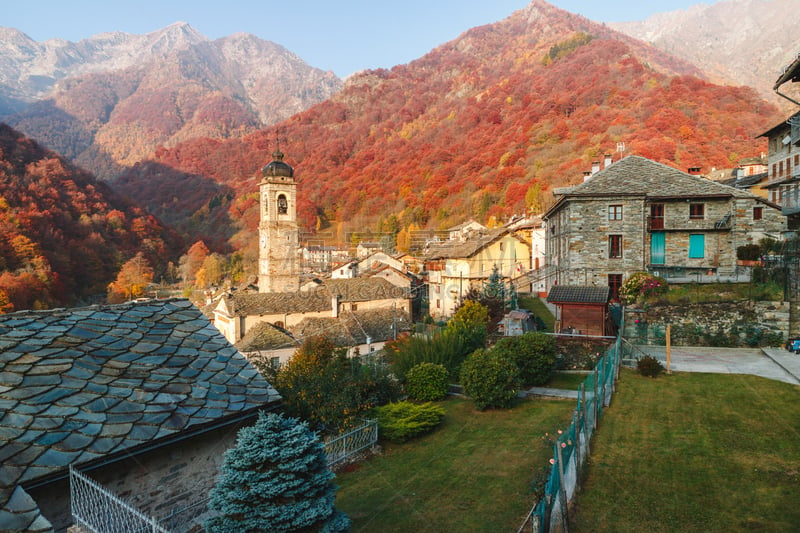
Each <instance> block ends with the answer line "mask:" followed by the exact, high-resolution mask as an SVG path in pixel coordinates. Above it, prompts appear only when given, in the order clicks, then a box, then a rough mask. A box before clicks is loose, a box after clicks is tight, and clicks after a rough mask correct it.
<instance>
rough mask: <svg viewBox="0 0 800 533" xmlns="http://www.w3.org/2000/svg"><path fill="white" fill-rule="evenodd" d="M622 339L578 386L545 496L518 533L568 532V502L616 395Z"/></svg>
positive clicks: (558, 444)
mask: <svg viewBox="0 0 800 533" xmlns="http://www.w3.org/2000/svg"><path fill="white" fill-rule="evenodd" d="M620 329H621V328H620ZM621 341H622V337H621V336H620V337H617V340H616V342H615V343H614V344H613V345H612V346H611V347H609V349H608V350H607V351H606V353H605V355H604V356H603V357H602V358H601V359H600V361H599V362H598V363H597V365H596V366H595V368H594V371H593V372H592V373H591V374H590V375H589V376H588V377H587V378H586V380H585V381H584V382H583V383H582V384H581V385H580V387H579V388H578V405H577V407H576V408H575V411H574V413H573V415H572V424H571V425H570V427H569V429H568V430H567V431H565V432H563V433H562V434H561V435H560V436H559V437H558V439H557V440H556V442H555V444H554V445H553V458H552V459H551V460H550V462H551V464H552V465H553V466H552V468H551V470H550V475H549V477H548V479H547V483H546V484H545V489H544V496H543V497H542V499H541V500H540V501H539V502H537V503H536V504H535V505H534V506H533V508H532V509H531V511H530V513H528V516H527V518H526V519H525V522H524V523H523V524H522V525H521V526H520V528H519V530H518V532H517V533H522V532H526V531H531V532H533V533H551V532H562V531H563V532H566V531H567V508H568V507H569V502H570V501H572V498H573V497H574V496H575V493H576V492H577V490H578V481H579V479H580V473H581V471H582V469H583V468H584V465H585V464H586V458H587V457H588V455H589V451H590V450H589V444H590V441H591V439H592V435H594V431H595V429H596V428H597V423H598V421H599V420H600V418H601V417H602V415H603V411H604V409H605V408H606V407H607V406H608V405H609V404H610V403H611V397H612V395H613V394H614V386H615V383H616V380H617V377H618V376H619V367H620V358H621V354H622V342H621Z"/></svg>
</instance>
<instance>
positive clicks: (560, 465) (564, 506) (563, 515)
mask: <svg viewBox="0 0 800 533" xmlns="http://www.w3.org/2000/svg"><path fill="white" fill-rule="evenodd" d="M556 454H557V456H558V477H559V479H560V480H561V481H560V482H559V485H561V525H562V527H563V531H564V533H569V527H568V526H567V508H568V506H569V502H567V487H566V485H565V482H564V455H563V454H562V453H561V446H559V445H558V441H556Z"/></svg>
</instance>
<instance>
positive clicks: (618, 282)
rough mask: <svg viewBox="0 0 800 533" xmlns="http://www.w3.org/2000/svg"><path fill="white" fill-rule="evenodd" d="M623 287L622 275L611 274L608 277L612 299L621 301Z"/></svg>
mask: <svg viewBox="0 0 800 533" xmlns="http://www.w3.org/2000/svg"><path fill="white" fill-rule="evenodd" d="M621 286H622V274H609V275H608V288H609V289H611V290H610V291H609V292H610V293H611V295H610V296H611V299H612V300H614V301H619V288H620V287H621Z"/></svg>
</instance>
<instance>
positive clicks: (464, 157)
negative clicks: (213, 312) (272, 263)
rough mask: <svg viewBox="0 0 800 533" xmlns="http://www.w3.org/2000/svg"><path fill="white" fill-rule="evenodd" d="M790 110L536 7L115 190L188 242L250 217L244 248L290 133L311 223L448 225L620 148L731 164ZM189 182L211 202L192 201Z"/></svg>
mask: <svg viewBox="0 0 800 533" xmlns="http://www.w3.org/2000/svg"><path fill="white" fill-rule="evenodd" d="M779 116H780V115H779V114H778V111H777V109H776V108H775V107H773V106H771V105H769V104H768V103H766V102H765V101H764V100H763V99H761V98H760V97H759V96H758V95H757V94H756V93H755V91H753V90H752V89H749V88H746V87H729V86H719V85H715V84H712V83H710V82H709V81H707V80H705V79H704V78H703V74H702V73H701V71H700V70H699V69H698V68H697V67H695V66H693V65H691V64H689V63H687V62H685V61H682V60H679V59H676V58H675V57H673V56H670V55H668V54H666V53H664V52H662V51H660V50H658V49H656V48H654V47H653V46H650V45H647V44H644V43H642V42H641V41H638V40H635V39H633V38H631V37H629V36H626V35H624V34H621V33H619V32H616V31H614V30H612V29H610V28H608V27H607V26H605V25H600V24H596V23H593V22H591V21H590V20H588V19H586V18H584V17H580V16H576V15H572V14H570V13H568V12H566V11H563V10H560V9H558V8H556V7H554V6H552V5H550V4H548V3H546V2H544V1H543V0H534V2H532V3H531V4H530V5H529V6H528V7H527V8H525V9H522V10H519V11H517V12H515V13H513V14H512V15H511V16H510V17H508V18H507V19H505V20H503V21H500V22H497V23H495V24H490V25H486V26H481V27H477V28H473V29H471V30H469V31H467V32H465V33H464V34H462V35H461V36H460V37H459V38H457V39H455V40H453V41H451V42H448V43H445V44H443V45H441V46H439V47H438V48H436V49H434V50H432V51H431V52H430V53H428V54H426V55H425V56H423V57H421V58H420V59H418V60H416V61H413V62H411V63H409V64H408V65H401V66H396V67H394V68H392V69H391V70H374V71H367V72H364V73H361V74H358V75H355V76H352V77H351V78H348V81H347V82H346V84H345V87H344V89H343V90H342V91H341V92H339V93H337V94H336V95H334V96H333V97H332V98H331V99H330V100H327V101H325V102H323V103H321V104H318V105H316V106H314V107H312V108H311V109H309V110H307V111H304V112H302V113H299V114H297V115H294V116H292V117H291V118H289V119H288V120H286V121H284V122H282V123H280V124H279V125H277V126H275V127H271V128H268V129H266V130H264V131H261V132H258V133H255V134H252V135H249V136H247V137H245V138H242V139H231V140H227V141H209V140H207V139H193V140H188V141H186V142H183V143H180V144H178V145H176V146H175V147H172V148H168V149H164V150H159V151H158V152H157V153H156V156H155V157H154V159H153V160H151V161H145V162H142V163H140V164H138V165H136V166H135V167H133V168H132V169H130V170H129V171H128V172H126V173H125V174H124V175H122V176H121V177H120V179H119V180H117V181H116V182H115V183H114V186H115V187H117V188H118V189H119V190H120V191H122V192H123V193H124V194H127V195H129V196H130V197H132V198H134V199H136V200H137V201H139V202H142V204H143V205H146V206H147V207H148V209H151V210H152V211H153V212H154V213H155V214H157V215H158V216H162V215H163V216H166V215H169V216H172V217H174V218H176V219H177V218H182V219H183V220H185V221H188V220H191V221H192V223H191V224H189V223H184V224H183V226H182V229H183V231H184V232H186V233H188V234H191V232H192V231H193V230H192V228H193V227H195V226H197V227H201V226H202V227H204V228H211V227H216V228H217V231H219V230H221V229H222V227H221V226H219V225H217V226H215V225H214V224H212V223H211V220H212V219H213V216H214V214H213V213H214V211H215V210H216V211H224V212H225V213H227V215H228V216H229V217H230V219H231V220H233V221H238V222H237V223H235V224H234V226H235V227H228V229H227V231H228V232H229V234H230V235H231V236H232V237H233V238H232V240H231V241H230V242H231V243H232V245H233V246H234V247H244V246H253V243H254V242H255V239H254V238H253V231H254V229H255V224H256V223H257V220H258V213H257V183H258V179H257V172H258V170H259V169H260V168H261V167H262V166H263V165H264V164H266V163H267V162H268V161H270V159H271V155H270V154H271V153H272V151H273V150H274V149H275V147H276V144H275V139H276V137H277V138H278V139H280V141H281V144H280V147H281V149H282V150H283V151H284V152H285V153H286V161H287V162H289V163H290V164H292V165H293V166H294V167H295V176H296V178H297V180H298V183H299V184H298V190H299V198H300V200H299V202H300V205H299V213H300V216H301V218H302V221H303V223H304V226H305V228H307V229H313V228H315V227H316V228H326V227H328V226H331V228H332V229H337V230H339V231H338V233H339V235H340V236H341V235H346V234H347V231H362V232H363V231H366V230H377V231H390V232H397V231H399V230H401V229H406V228H411V227H422V228H435V229H440V228H443V227H448V226H449V225H454V224H456V223H459V222H462V221H463V220H465V219H468V218H471V217H474V218H476V219H478V220H480V221H482V222H485V221H487V220H488V219H489V218H490V217H492V216H494V217H496V218H506V217H509V216H511V215H512V214H515V213H516V214H522V213H524V212H526V211H530V210H534V211H536V210H540V209H542V208H543V207H545V206H546V204H547V203H548V202H550V201H552V195H551V194H550V190H551V189H552V187H555V186H562V185H566V184H571V183H575V182H576V181H578V180H580V179H582V172H583V171H585V170H588V169H589V168H590V167H591V165H592V162H593V161H599V160H602V159H603V156H604V154H606V153H611V154H613V156H614V158H616V159H619V158H620V157H622V156H624V155H627V154H638V155H642V156H645V157H648V158H651V159H654V160H655V161H659V162H663V163H666V164H669V165H672V166H678V167H679V168H681V169H684V170H685V169H687V168H688V167H694V166H700V167H704V168H705V169H706V170H708V169H709V168H710V167H723V168H728V167H730V166H732V165H733V164H735V163H736V162H737V161H738V159H739V158H740V157H743V156H751V155H754V154H758V153H760V152H761V151H763V150H764V149H765V147H764V143H763V140H761V139H756V136H757V135H758V134H760V133H761V132H763V131H765V130H766V129H767V127H769V126H770V125H772V124H774V123H775V122H776V121H777V120H779ZM622 150H624V151H622ZM165 169H170V170H169V172H166V171H165ZM170 175H171V176H170ZM177 175H182V176H183V177H182V181H180V182H176V181H175V179H174V178H175V177H176V176H177ZM181 183H201V184H203V187H205V190H206V191H207V192H206V193H204V194H196V195H193V196H192V198H191V199H190V200H191V201H188V200H189V199H185V198H183V197H182V196H181V190H185V186H183V185H181ZM220 188H224V189H225V191H226V192H225V194H226V195H227V196H226V197H225V198H226V199H229V200H225V201H224V202H223V201H221V200H220V196H219V194H220V192H219V189H220ZM201 189H202V188H201V187H199V186H198V187H196V190H197V191H198V193H199V191H201ZM204 198H205V200H204ZM212 205H213V207H212ZM203 221H206V223H204V222H203ZM237 232H239V233H238V235H237V234H236V233H237ZM190 238H191V237H190Z"/></svg>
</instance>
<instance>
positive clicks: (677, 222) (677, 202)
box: [543, 156, 786, 298]
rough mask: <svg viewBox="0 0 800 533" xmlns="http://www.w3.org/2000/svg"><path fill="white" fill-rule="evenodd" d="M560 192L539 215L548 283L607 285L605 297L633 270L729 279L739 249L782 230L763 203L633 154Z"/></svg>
mask: <svg viewBox="0 0 800 533" xmlns="http://www.w3.org/2000/svg"><path fill="white" fill-rule="evenodd" d="M560 192H561V194H560V196H559V198H558V199H557V201H556V203H555V204H554V205H553V206H552V207H551V208H550V209H549V210H548V211H547V212H546V213H545V214H544V216H543V219H544V222H545V226H546V248H547V249H546V256H547V261H548V265H549V267H550V268H552V276H551V277H549V278H548V283H549V286H551V287H552V286H553V285H556V284H558V285H575V286H608V287H610V288H611V295H612V298H615V297H616V292H617V290H618V288H619V286H620V285H621V284H622V282H623V281H624V279H625V278H627V276H629V275H630V274H631V273H633V272H636V271H650V272H653V273H656V274H658V275H661V276H664V277H667V278H686V277H689V278H690V279H691V276H699V275H703V276H715V277H719V276H733V275H735V273H736V271H737V270H736V269H737V263H736V249H737V248H738V247H739V246H743V245H746V244H753V243H758V241H759V240H760V239H762V238H764V237H771V238H776V239H780V238H782V236H783V232H784V231H785V229H786V221H785V218H784V217H783V216H782V214H781V210H780V208H779V206H777V205H776V204H774V203H772V202H770V201H768V200H766V199H765V198H762V197H759V196H756V195H754V194H751V193H749V192H746V191H743V190H738V189H735V188H733V187H729V186H727V185H722V184H720V183H717V182H714V181H711V180H708V179H706V178H703V177H701V176H696V175H692V174H689V173H686V172H681V171H679V170H677V169H674V168H672V167H669V166H666V165H663V164H661V163H656V162H655V161H651V160H649V159H646V158H643V157H639V156H628V157H626V158H625V159H622V160H620V161H617V162H616V163H613V164H611V165H609V166H606V167H605V168H603V169H602V170H600V171H598V172H597V173H595V174H594V175H592V176H591V177H589V178H588V179H587V180H586V181H584V182H583V183H582V184H580V185H578V186H576V187H573V188H570V189H568V190H561V191H560Z"/></svg>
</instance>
